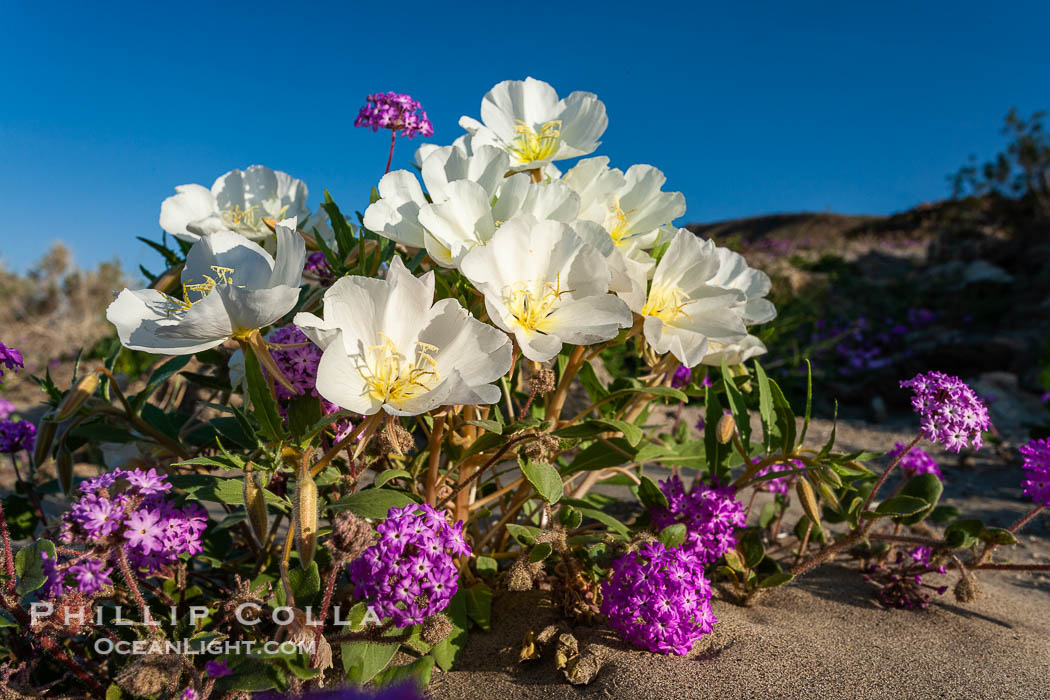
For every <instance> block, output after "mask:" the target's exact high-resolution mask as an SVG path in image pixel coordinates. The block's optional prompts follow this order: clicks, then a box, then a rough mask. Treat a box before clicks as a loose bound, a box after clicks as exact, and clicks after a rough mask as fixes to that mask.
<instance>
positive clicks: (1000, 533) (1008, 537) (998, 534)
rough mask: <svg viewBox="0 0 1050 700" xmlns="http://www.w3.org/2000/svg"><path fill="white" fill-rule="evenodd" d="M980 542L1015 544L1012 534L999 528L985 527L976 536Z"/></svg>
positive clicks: (1015, 540)
mask: <svg viewBox="0 0 1050 700" xmlns="http://www.w3.org/2000/svg"><path fill="white" fill-rule="evenodd" d="M978 537H979V538H980V539H981V541H982V542H987V543H988V544H1010V545H1012V544H1017V538H1016V537H1014V533H1012V532H1010V531H1009V530H1006V529H1004V528H1001V527H986V528H984V529H983V530H981V534H980V535H978Z"/></svg>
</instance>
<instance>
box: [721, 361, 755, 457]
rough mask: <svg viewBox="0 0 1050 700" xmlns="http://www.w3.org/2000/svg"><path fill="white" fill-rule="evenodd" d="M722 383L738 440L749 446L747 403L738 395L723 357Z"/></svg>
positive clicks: (749, 422)
mask: <svg viewBox="0 0 1050 700" xmlns="http://www.w3.org/2000/svg"><path fill="white" fill-rule="evenodd" d="M722 382H723V383H724V384H725V387H726V399H727V400H728V401H729V410H730V411H732V412H733V420H734V421H735V422H736V429H737V432H738V433H740V440H741V441H742V442H743V443H744V445H745V446H747V445H750V444H751V417H750V416H749V415H748V413H747V402H745V401H744V395H743V394H742V393H740V389H739V388H738V387H737V385H736V381H735V380H734V379H733V375H732V374H730V372H729V366H728V365H727V364H726V361H725V358H724V357H723V358H722Z"/></svg>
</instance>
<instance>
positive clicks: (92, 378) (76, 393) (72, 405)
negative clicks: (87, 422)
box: [56, 372, 98, 422]
mask: <svg viewBox="0 0 1050 700" xmlns="http://www.w3.org/2000/svg"><path fill="white" fill-rule="evenodd" d="M97 388H98V375H97V374H95V373H94V372H91V373H89V374H85V375H84V376H83V377H81V378H80V381H79V382H77V385H76V386H75V387H73V389H72V390H71V391H70V392H69V393H68V394H66V398H64V399H62V404H61V405H60V406H59V407H58V416H57V419H56V420H58V421H59V422H61V421H64V420H66V419H68V418H71V417H72V416H73V414H74V413H76V412H77V410H79V409H80V407H81V406H83V405H84V402H85V401H87V400H88V399H89V398H91V395H92V394H94V393H95V389H97Z"/></svg>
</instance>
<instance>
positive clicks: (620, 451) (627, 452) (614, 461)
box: [565, 438, 638, 475]
mask: <svg viewBox="0 0 1050 700" xmlns="http://www.w3.org/2000/svg"><path fill="white" fill-rule="evenodd" d="M637 452H638V451H637V450H636V449H635V448H633V447H631V446H630V445H629V444H628V443H627V441H626V440H624V439H623V438H611V439H609V440H606V441H605V442H595V443H594V444H592V445H590V446H588V447H586V448H584V449H583V450H581V451H580V453H579V454H577V455H576V457H575V458H574V459H573V460H572V462H570V463H569V466H568V467H567V468H566V469H565V474H566V475H570V474H575V473H576V472H583V471H594V470H595V469H605V468H606V467H617V466H619V465H621V464H624V463H625V462H629V461H631V460H633V459H634V457H635V455H636V454H637Z"/></svg>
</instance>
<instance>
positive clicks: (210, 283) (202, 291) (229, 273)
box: [164, 265, 234, 316]
mask: <svg viewBox="0 0 1050 700" xmlns="http://www.w3.org/2000/svg"><path fill="white" fill-rule="evenodd" d="M211 270H212V272H214V273H215V277H218V280H216V279H215V278H214V277H212V276H210V275H201V277H203V278H204V281H203V282H189V281H187V282H183V284H182V298H181V299H176V298H175V297H173V296H169V295H167V294H165V295H164V296H165V297H166V300H167V302H168V303H169V304H170V305H171V308H169V309H168V315H169V316H170V315H171V312H172V311H187V310H188V309H189V308H190V307H191V306H193V305H194V304H196V303H198V302H200V301H201V300H202V299H204V297H206V296H208V294H210V293H211V290H213V289H215V287H216V285H220V284H233V273H234V269H233V268H232V267H222V266H221V265H212V266H211ZM190 292H194V293H195V294H197V295H199V296H198V297H197V298H196V299H190Z"/></svg>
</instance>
